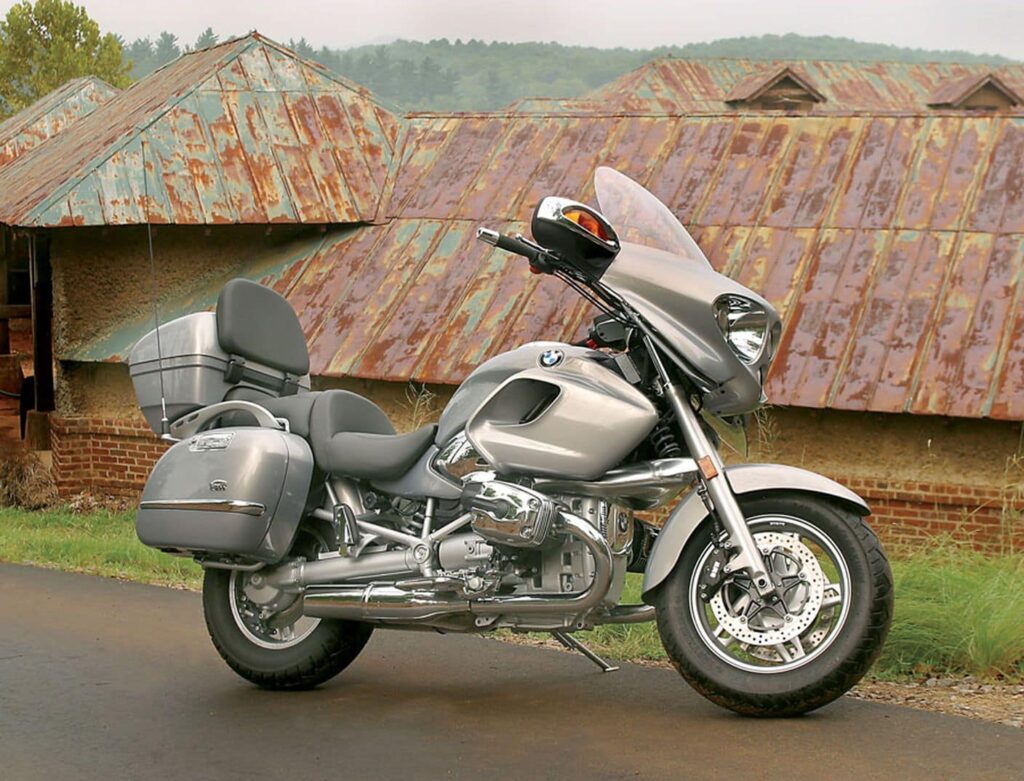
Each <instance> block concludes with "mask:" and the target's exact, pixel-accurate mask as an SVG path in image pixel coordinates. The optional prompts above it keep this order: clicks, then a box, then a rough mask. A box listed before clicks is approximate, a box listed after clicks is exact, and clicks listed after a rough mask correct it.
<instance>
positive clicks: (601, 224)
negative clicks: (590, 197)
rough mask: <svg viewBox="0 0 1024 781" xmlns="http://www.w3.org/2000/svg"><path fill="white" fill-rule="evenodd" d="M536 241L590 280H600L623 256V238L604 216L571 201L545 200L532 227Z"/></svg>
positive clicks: (541, 203)
mask: <svg viewBox="0 0 1024 781" xmlns="http://www.w3.org/2000/svg"><path fill="white" fill-rule="evenodd" d="M530 230H531V232H532V233H533V238H534V240H535V241H536V242H537V243H538V244H540V245H541V246H542V247H544V248H545V249H547V250H550V251H551V252H556V253H558V254H559V255H561V256H562V258H563V259H564V260H565V261H567V262H569V263H570V264H572V265H573V266H574V267H576V268H577V269H579V270H580V271H582V272H584V274H586V276H587V277H588V278H589V279H594V280H596V279H599V278H600V277H601V275H602V274H603V273H604V272H605V269H607V268H608V266H609V265H610V264H611V262H612V261H613V260H614V259H615V256H616V255H617V254H618V253H619V237H618V236H617V235H616V234H615V229H614V228H613V227H612V226H611V223H610V222H608V220H606V219H605V218H604V216H603V215H602V214H601V213H600V212H598V211H596V210H595V209H591V208H590V207H589V206H587V205H586V204H582V203H578V202H577V201H570V200H569V199H568V198H555V197H553V196H548V197H547V198H544V199H543V200H542V201H541V202H540V203H539V204H538V205H537V208H536V209H535V210H534V212H533V221H532V222H531V224H530Z"/></svg>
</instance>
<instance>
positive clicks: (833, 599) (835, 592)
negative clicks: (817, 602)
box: [820, 583, 843, 610]
mask: <svg viewBox="0 0 1024 781" xmlns="http://www.w3.org/2000/svg"><path fill="white" fill-rule="evenodd" d="M824 592H825V593H824V596H823V597H822V600H821V608H820V609H821V610H824V609H825V608H827V607H835V606H836V605H840V604H842V602H843V593H842V590H841V589H840V587H839V584H838V583H826V584H825V587H824Z"/></svg>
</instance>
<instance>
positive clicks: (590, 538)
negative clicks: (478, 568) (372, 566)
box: [302, 512, 612, 624]
mask: <svg viewBox="0 0 1024 781" xmlns="http://www.w3.org/2000/svg"><path fill="white" fill-rule="evenodd" d="M555 525H556V531H559V532H563V533H565V534H569V535H571V536H573V537H576V538H577V539H578V540H580V541H581V542H583V544H584V545H586V546H587V549H588V550H589V551H590V552H591V553H592V554H593V556H594V564H595V566H594V580H593V582H592V583H591V584H590V587H589V588H588V589H587V590H586V591H581V592H580V593H578V594H566V595H560V594H559V595H554V596H550V597H536V596H496V597H485V598H481V599H472V600H468V599H465V598H463V597H459V596H458V595H456V594H447V593H441V592H436V591H428V590H421V589H418V590H412V591H406V590H403V589H400V588H397V587H395V586H391V585H382V584H370V585H368V586H327V585H323V586H310V587H308V588H307V589H306V591H305V593H304V594H303V597H302V600H303V603H302V613H303V615H306V616H311V617H314V618H331V619H347V620H351V621H370V622H376V623H387V624H415V623H423V622H429V621H431V620H436V619H438V618H442V617H450V616H453V615H459V614H463V615H465V614H472V615H478V616H497V615H504V614H509V615H516V616H527V615H528V616H536V615H559V614H571V615H575V614H580V613H585V612H587V611H588V610H591V609H592V608H595V607H597V606H598V605H600V604H601V601H602V600H603V599H604V597H605V595H606V594H607V593H608V589H609V588H610V586H611V582H612V554H611V551H610V550H609V548H608V543H607V542H605V539H604V537H602V536H601V534H600V533H599V532H598V531H597V529H595V528H594V527H593V526H591V525H590V524H589V523H587V522H586V521H584V520H583V519H582V518H578V517H576V516H575V515H572V514H570V513H566V512H561V513H559V516H558V520H557V521H556V524H555Z"/></svg>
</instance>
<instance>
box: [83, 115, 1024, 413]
mask: <svg viewBox="0 0 1024 781" xmlns="http://www.w3.org/2000/svg"><path fill="white" fill-rule="evenodd" d="M598 165H610V166H612V167H615V168H617V169H619V170H621V171H623V172H625V173H627V174H629V175H630V176H633V177H634V178H636V179H638V180H639V181H641V182H642V183H645V184H646V185H648V186H649V187H650V188H651V189H652V191H653V192H654V193H655V194H656V195H658V196H659V197H660V198H662V199H663V200H664V201H665V203H667V204H668V205H669V207H670V208H671V209H672V210H673V211H674V212H675V213H676V214H678V215H680V217H681V219H682V220H683V221H684V222H685V223H686V224H687V225H688V226H689V227H690V228H691V230H692V231H693V233H694V236H695V238H696V239H697V240H698V242H699V243H700V244H701V246H702V247H704V249H705V251H706V252H707V254H708V256H709V257H710V259H711V260H712V262H713V263H714V265H715V266H716V267H717V268H719V269H722V270H724V271H725V272H726V273H728V274H730V275H731V276H733V277H735V278H737V279H739V280H740V281H741V282H743V283H744V284H746V285H749V286H750V287H752V288H754V289H755V290H758V291H760V292H761V293H762V294H763V295H765V296H766V297H767V298H768V299H769V300H770V301H772V303H773V304H774V305H776V306H777V307H778V308H779V309H780V311H781V312H782V313H783V315H784V318H785V335H784V340H783V344H782V347H781V352H780V356H779V358H778V359H777V361H776V364H775V367H774V369H773V372H772V375H771V378H770V381H769V384H768V394H769V397H770V399H771V401H772V402H773V403H776V404H783V405H796V406H805V407H819V408H833V409H844V410H871V411H879V412H913V413H928V414H941V415H952V416H963V417H992V418H998V419H1015V420H1019V419H1024V118H1021V117H1011V116H1006V115H997V116H992V115H981V116H978V115H972V114H949V113H944V114H931V115H927V116H926V115H913V114H910V115H902V116H888V115H858V116H835V115H832V116H827V115H826V116H822V115H808V116H789V115H785V114H778V113H772V114H761V115H756V114H746V115H737V114H735V113H729V114H719V115H705V116H692V117H673V118H666V117H664V116H661V117H640V116H607V115H606V116H599V115H594V114H589V115H584V116H568V115H565V114H551V115H530V116H519V117H515V116H509V115H476V116H469V115H460V116H432V117H426V116H422V117H418V118H415V119H413V120H412V121H411V127H410V131H409V133H408V135H407V137H406V140H405V144H404V146H403V151H402V155H401V161H400V163H399V165H398V168H397V172H396V175H395V176H394V177H393V179H392V180H391V184H390V188H389V191H388V192H387V194H386V197H387V199H388V200H387V204H386V206H385V207H384V209H383V211H382V217H388V218H391V219H390V221H389V222H388V223H387V224H386V225H380V226H374V227H369V228H364V229H360V230H357V231H355V232H354V233H353V232H350V233H346V234H344V235H343V236H338V237H329V238H328V240H326V243H324V244H322V245H321V244H318V245H316V249H315V251H314V250H310V252H308V253H307V254H306V255H304V256H303V258H302V259H301V260H300V259H296V260H294V261H292V262H291V263H289V264H286V265H287V268H283V269H282V270H281V271H280V273H277V274H276V275H272V277H273V279H274V280H276V284H277V286H278V288H279V289H280V290H281V291H282V292H284V293H285V294H286V295H287V296H288V297H289V299H290V300H291V302H292V303H293V304H294V305H295V307H296V309H297V310H298V311H299V313H300V317H301V318H302V321H303V325H304V328H305V330H306V334H307V336H308V337H309V341H310V345H311V354H312V365H313V371H314V373H316V374H321V375H331V376H337V375H354V376H358V377H366V378H374V379H386V380H409V379H414V380H419V381H427V382H439V383H455V382H458V381H460V380H461V379H462V378H463V377H464V376H465V375H466V374H467V373H468V372H469V371H470V370H471V369H472V368H473V367H474V366H476V365H477V364H478V363H479V362H480V361H481V360H483V359H485V358H486V357H488V356H490V355H494V354H495V353H497V352H500V351H502V350H505V349H508V348H510V347H512V346H514V345H516V344H519V343H522V342H524V341H528V340H532V339H540V338H563V339H567V338H572V337H573V336H575V335H578V334H579V333H580V332H581V329H582V327H583V326H584V324H585V322H586V318H587V316H588V314H589V313H588V308H587V305H586V304H585V303H584V302H582V301H581V300H580V299H579V297H578V296H577V295H576V294H575V293H574V292H573V291H572V290H570V289H568V288H566V287H565V286H563V285H562V284H561V283H559V282H558V281H557V280H553V279H551V278H547V277H537V276H534V275H531V274H529V273H528V271H527V268H526V264H525V263H523V262H521V261H520V260H519V259H517V258H515V257H513V256H510V255H507V254H505V253H502V252H498V251H495V250H492V249H491V248H489V247H487V246H485V245H482V244H480V243H479V242H476V241H474V238H473V234H474V231H475V229H476V227H477V226H478V225H481V224H485V225H489V226H492V227H495V228H498V229H503V230H524V231H525V221H526V220H527V219H528V216H529V214H530V212H531V210H532V208H533V206H534V205H535V204H536V203H537V201H538V200H539V199H540V198H541V197H542V196H544V195H549V194H559V195H565V196H569V197H574V198H578V199H580V200H585V201H591V202H592V200H593V191H592V186H591V181H590V180H591V176H592V173H593V171H594V169H595V167H596V166H598ZM300 254H301V253H300ZM116 341H117V340H113V341H112V340H110V339H108V340H106V343H105V346H103V347H99V348H97V349H95V350H93V352H92V353H91V356H90V357H91V359H98V358H107V357H111V356H114V355H118V354H123V351H124V350H125V349H126V347H127V345H128V344H129V343H128V342H124V343H123V344H120V345H118V344H115V343H114V342H116ZM65 357H76V356H65Z"/></svg>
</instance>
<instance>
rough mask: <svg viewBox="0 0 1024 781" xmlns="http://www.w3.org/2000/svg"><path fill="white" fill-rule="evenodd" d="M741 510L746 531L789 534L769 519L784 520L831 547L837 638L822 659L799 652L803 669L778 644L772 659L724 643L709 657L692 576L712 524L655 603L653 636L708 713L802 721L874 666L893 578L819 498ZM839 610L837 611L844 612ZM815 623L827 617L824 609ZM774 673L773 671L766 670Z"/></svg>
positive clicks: (870, 536) (790, 496) (766, 651)
mask: <svg viewBox="0 0 1024 781" xmlns="http://www.w3.org/2000/svg"><path fill="white" fill-rule="evenodd" d="M739 503H740V507H741V509H742V510H743V515H744V517H745V518H747V519H748V521H747V522H748V524H749V525H750V526H751V527H752V531H754V530H755V529H758V528H759V529H761V530H771V529H772V528H775V527H777V528H779V529H780V530H782V531H788V530H787V529H786V528H785V527H784V525H783V524H782V523H781V522H780V521H778V520H774V519H780V518H789V519H792V520H794V521H795V522H796V523H801V524H803V525H804V527H805V528H808V529H813V530H816V531H818V532H820V533H821V534H822V535H823V539H827V540H828V541H829V542H830V543H832V544H834V547H835V549H836V551H837V552H838V553H839V554H840V556H841V557H842V559H843V560H844V564H845V567H846V577H847V585H848V593H847V594H846V595H845V597H844V600H843V601H844V602H848V608H846V609H845V611H846V612H840V614H839V615H840V616H841V619H836V620H835V623H834V624H833V626H835V627H836V628H835V629H833V630H831V631H833V632H834V636H832V635H825V636H826V637H831V639H830V640H828V642H827V643H824V642H823V641H822V640H820V639H819V640H818V642H819V643H820V644H821V645H822V647H821V649H820V650H819V651H808V652H806V654H807V655H806V657H805V660H800V659H799V658H797V659H796V661H789V657H788V656H785V657H784V656H783V654H782V652H783V651H785V652H786V654H790V653H791V652H792V650H793V649H792V647H789V646H787V645H786V642H783V643H782V644H781V645H782V646H783V648H782V650H781V651H775V650H772V649H773V648H777V647H778V646H765V647H758V646H757V645H756V644H749V643H747V644H744V642H743V639H742V638H741V639H737V638H736V637H735V636H731V635H730V636H731V637H732V639H731V641H729V643H728V644H727V645H723V646H722V647H721V648H715V650H712V648H713V646H712V642H713V640H714V637H713V635H714V631H712V630H710V629H709V625H710V623H711V620H710V619H709V618H707V615H708V613H709V612H710V611H711V608H708V609H707V611H705V612H704V614H703V616H702V614H701V612H699V611H701V610H703V609H704V608H703V602H699V601H697V600H694V599H693V595H694V590H693V588H694V583H695V578H696V575H695V574H694V573H695V569H696V568H697V567H698V566H702V561H704V560H706V559H703V558H702V557H704V556H706V555H707V550H708V548H709V546H710V540H711V521H710V519H709V520H708V521H706V522H705V524H704V525H703V526H702V527H701V528H699V529H698V530H697V532H696V533H694V534H693V536H692V537H691V538H690V540H689V542H688V543H687V545H686V547H685V548H684V549H683V552H682V554H681V555H680V557H679V561H678V562H677V563H676V566H675V569H673V571H672V573H671V574H670V575H669V577H668V578H667V579H666V580H665V582H664V583H663V584H662V585H661V587H660V588H659V589H658V591H657V592H656V594H655V596H654V604H655V607H656V609H657V623H658V632H659V634H660V635H661V640H662V644H663V645H664V647H665V651H666V653H667V654H668V656H669V658H670V659H671V661H672V663H673V665H674V666H675V668H676V669H677V670H678V671H679V673H680V675H682V676H683V678H685V679H686V681H687V682H688V683H689V684H690V685H691V686H692V687H693V688H694V689H696V690H697V691H698V692H699V693H700V694H701V695H703V696H704V697H706V698H707V699H709V700H711V701H712V702H714V703H715V704H717V705H720V706H722V707H724V708H728V709H729V710H732V711H735V712H736V713H740V714H743V715H747V716H775V717H782V716H796V715H800V714H803V713H807V712H808V711H812V710H815V709H816V708H820V707H822V706H823V705H826V704H828V703H829V702H832V701H833V700H835V699H836V698H838V697H840V696H841V695H842V694H844V693H845V692H846V691H848V690H849V689H850V688H851V687H852V686H853V685H854V684H855V683H857V681H859V680H860V679H861V678H862V677H863V676H864V674H865V673H866V672H867V671H868V669H869V668H870V667H871V665H872V663H873V662H874V661H875V659H876V658H877V657H878V654H879V653H880V652H881V649H882V645H883V643H884V641H885V637H886V634H887V633H888V631H889V624H890V622H891V618H892V603H893V588H892V572H891V571H890V569H889V563H888V561H887V560H886V558H885V554H884V553H883V552H882V548H881V545H880V544H879V542H878V538H877V537H876V536H875V534H874V532H872V530H871V528H870V527H869V526H868V525H867V523H865V522H864V519H863V518H861V517H860V516H859V515H857V514H856V513H854V512H851V511H850V510H849V509H847V508H846V507H844V506H843V505H841V504H839V503H836V502H834V501H829V500H828V499H827V498H825V497H821V496H817V495H808V494H801V493H794V492H781V491H774V492H764V493H760V494H754V495H747V496H743V497H739ZM759 519H760V525H759V523H758V522H759ZM767 519H772V520H771V521H769V520H767ZM773 523H774V524H775V527H773V526H772V525H771V524H773ZM812 579H813V578H812ZM826 580H827V578H826ZM698 588H699V587H698ZM838 609H839V610H840V611H843V608H842V607H840V608H838ZM695 612H696V615H695ZM820 613H821V614H825V609H824V608H822V609H821V611H820ZM830 615H833V616H835V615H836V614H835V613H834V612H833V613H832V614H830ZM736 620H737V621H740V620H742V622H743V624H741V625H740V626H741V627H742V628H740V629H738V630H737V633H738V634H739V635H742V636H743V637H746V638H749V637H752V636H753V634H749V632H752V630H753V624H752V623H751V624H750V625H748V626H744V625H746V622H747V620H748V619H746V618H742V619H736ZM750 620H751V622H752V621H753V619H750ZM788 620H790V619H788V618H787V621H788ZM797 620H798V621H799V616H797ZM698 623H699V624H700V627H701V628H698ZM812 626H817V625H816V624H812ZM723 628H724V627H723V626H722V625H721V624H720V625H718V626H717V627H715V629H716V630H717V631H718V632H721V631H722V629H723ZM806 631H807V632H808V633H810V631H811V630H810V629H807V630H806ZM709 632H711V634H709ZM726 634H728V633H726ZM754 634H756V633H754ZM807 636H809V635H805V637H807ZM709 638H710V640H709ZM797 642H800V640H799V638H798V639H797ZM729 649H731V650H729ZM748 649H753V650H754V651H755V655H747V654H748V653H749V650H748ZM801 652H803V648H802V647H801ZM756 654H761V658H758V657H757V656H756ZM731 656H736V657H738V658H737V659H730V657H731ZM772 657H774V658H772ZM764 659H768V661H764ZM798 663H799V664H798ZM760 665H763V667H759V666H760ZM773 665H774V666H775V667H777V668H779V669H777V670H776V669H772V666H773Z"/></svg>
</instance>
